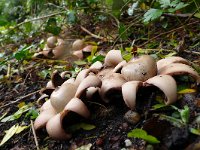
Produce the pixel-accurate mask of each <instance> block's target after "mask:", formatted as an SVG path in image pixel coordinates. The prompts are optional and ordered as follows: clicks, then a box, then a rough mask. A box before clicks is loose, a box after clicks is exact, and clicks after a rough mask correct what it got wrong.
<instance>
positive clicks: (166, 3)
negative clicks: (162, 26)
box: [159, 0, 171, 9]
mask: <svg viewBox="0 0 200 150" xmlns="http://www.w3.org/2000/svg"><path fill="white" fill-rule="evenodd" d="M159 3H160V7H162V8H163V9H165V8H167V7H169V6H170V4H171V2H170V0H159Z"/></svg>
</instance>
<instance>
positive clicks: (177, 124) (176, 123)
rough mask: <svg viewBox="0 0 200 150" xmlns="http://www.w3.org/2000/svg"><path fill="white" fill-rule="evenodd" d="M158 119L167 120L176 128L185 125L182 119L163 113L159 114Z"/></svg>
mask: <svg viewBox="0 0 200 150" xmlns="http://www.w3.org/2000/svg"><path fill="white" fill-rule="evenodd" d="M159 119H161V120H166V121H169V122H170V123H171V124H172V125H173V126H175V127H178V128H181V127H183V126H185V124H184V123H183V122H182V120H180V119H176V118H174V117H171V116H167V115H164V114H161V115H159Z"/></svg>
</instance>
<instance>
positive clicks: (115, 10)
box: [112, 0, 124, 18]
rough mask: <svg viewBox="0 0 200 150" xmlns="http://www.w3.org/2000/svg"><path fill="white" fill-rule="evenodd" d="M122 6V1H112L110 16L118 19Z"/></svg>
mask: <svg viewBox="0 0 200 150" xmlns="http://www.w3.org/2000/svg"><path fill="white" fill-rule="evenodd" d="M123 6H124V1H123V0H113V3H112V14H113V15H114V16H115V17H117V18H119V17H120V15H121V11H120V10H121V8H122V7H123Z"/></svg>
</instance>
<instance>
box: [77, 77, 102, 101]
mask: <svg viewBox="0 0 200 150" xmlns="http://www.w3.org/2000/svg"><path fill="white" fill-rule="evenodd" d="M100 86H101V80H100V79H99V78H98V77H96V76H95V75H89V76H87V77H86V78H85V79H84V80H83V81H82V82H81V83H80V85H79V86H78V88H77V91H76V94H75V97H77V98H79V97H80V96H81V94H82V93H83V91H85V90H86V89H87V88H89V87H100Z"/></svg>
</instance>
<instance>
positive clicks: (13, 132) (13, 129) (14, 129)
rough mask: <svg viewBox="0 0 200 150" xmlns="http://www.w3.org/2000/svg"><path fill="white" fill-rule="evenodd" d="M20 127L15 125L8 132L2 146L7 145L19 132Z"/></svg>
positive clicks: (0, 144)
mask: <svg viewBox="0 0 200 150" xmlns="http://www.w3.org/2000/svg"><path fill="white" fill-rule="evenodd" d="M18 126H19V125H13V126H12V127H11V128H10V129H9V130H7V131H6V135H5V136H4V137H3V139H2V141H1V143H0V146H2V145H3V144H4V143H6V142H7V141H8V140H9V139H10V138H11V137H12V136H13V135H14V134H15V133H16V131H17V129H18Z"/></svg>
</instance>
